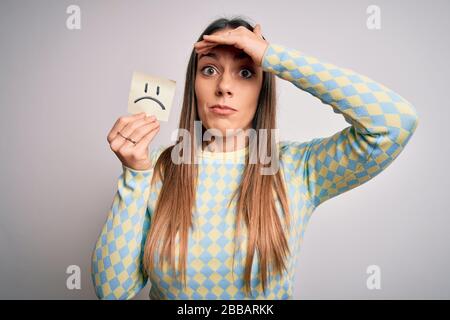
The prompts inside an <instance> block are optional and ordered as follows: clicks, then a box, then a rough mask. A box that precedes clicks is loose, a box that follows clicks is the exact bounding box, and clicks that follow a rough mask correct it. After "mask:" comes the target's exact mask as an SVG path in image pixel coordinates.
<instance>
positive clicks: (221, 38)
mask: <svg viewBox="0 0 450 320" xmlns="http://www.w3.org/2000/svg"><path fill="white" fill-rule="evenodd" d="M217 45H232V46H234V47H236V48H238V49H241V50H243V51H244V52H245V53H247V54H248V55H249V56H250V57H251V58H252V60H253V62H254V63H255V64H256V65H257V66H261V63H262V59H263V57H264V52H265V51H266V48H267V47H268V45H269V42H267V41H266V40H264V39H263V37H262V34H261V26H260V25H259V24H257V25H256V26H255V28H254V29H253V32H252V31H250V30H249V29H247V28H245V27H243V26H241V27H237V28H235V29H233V30H229V29H225V30H220V31H217V32H215V33H214V34H212V35H204V36H203V40H201V41H199V42H196V43H195V44H194V47H195V50H196V52H197V53H206V52H208V51H209V50H211V49H212V48H214V47H215V46H217Z"/></svg>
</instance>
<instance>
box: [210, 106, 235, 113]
mask: <svg viewBox="0 0 450 320" xmlns="http://www.w3.org/2000/svg"><path fill="white" fill-rule="evenodd" d="M209 109H210V110H211V112H213V113H215V114H218V115H230V114H233V113H235V112H237V110H236V109H234V108H232V107H230V106H226V105H220V104H216V105H214V106H211V107H209Z"/></svg>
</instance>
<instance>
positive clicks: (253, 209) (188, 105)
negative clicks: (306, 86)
mask: <svg viewBox="0 0 450 320" xmlns="http://www.w3.org/2000/svg"><path fill="white" fill-rule="evenodd" d="M239 26H244V27H246V28H247V29H249V30H251V31H253V27H252V26H251V25H250V24H249V23H248V22H246V21H245V20H243V19H241V18H234V19H231V20H229V19H225V18H220V19H217V20H216V21H214V22H212V23H211V24H210V25H209V26H208V27H207V28H206V29H205V31H204V32H203V33H202V35H201V36H200V37H199V39H198V41H200V40H201V39H202V36H203V35H204V34H212V33H214V32H215V31H217V30H220V29H224V28H237V27H239ZM196 69H197V54H196V52H195V50H192V52H191V56H190V59H189V63H188V67H187V72H186V82H185V90H184V99H183V107H182V111H181V116H180V122H179V128H183V129H186V130H188V131H189V132H190V133H191V136H194V135H195V130H194V121H198V120H199V117H198V113H197V100H196V96H195V90H194V82H195V76H196ZM275 124H276V94H275V77H274V75H273V74H271V73H269V72H265V71H264V72H263V82H262V86H261V91H260V95H259V99H258V106H257V110H256V113H255V116H254V119H253V128H254V129H255V130H256V131H257V132H258V131H259V129H268V130H267V133H268V135H267V140H266V141H267V150H268V153H270V154H272V152H275V150H271V149H272V146H271V141H272V130H270V129H274V128H275ZM179 142H180V138H179V139H178V141H177V143H179ZM258 145H259V144H258ZM174 146H175V145H172V146H170V147H168V148H167V149H165V150H164V151H163V152H162V153H161V155H160V157H159V158H158V160H157V162H156V163H155V169H154V174H153V177H152V182H151V183H152V184H154V183H155V182H156V179H157V178H158V179H160V181H161V182H162V185H161V190H160V193H159V196H158V199H157V202H156V205H155V210H154V213H153V218H152V222H151V227H150V230H149V232H148V234H147V239H146V243H145V248H144V259H143V260H144V261H143V264H144V272H145V273H146V274H148V275H150V276H152V275H154V268H155V253H156V252H159V257H160V259H159V266H160V267H161V268H162V266H163V262H164V261H166V262H168V266H169V268H171V269H172V270H175V269H174V267H175V243H176V236H177V234H178V237H179V257H178V268H177V269H178V272H179V274H180V275H181V281H182V282H183V283H184V286H186V261H187V260H186V259H187V248H188V234H189V228H192V213H193V210H195V203H196V198H195V196H196V194H195V190H196V185H197V174H198V167H197V162H195V163H194V155H195V152H194V148H195V145H194V144H192V149H191V160H192V161H191V162H190V163H188V164H186V163H181V164H174V163H173V162H172V160H171V152H172V149H173V148H174ZM261 168H262V164H261V163H259V161H257V163H249V161H248V156H247V157H246V165H245V169H244V172H243V175H242V180H241V183H240V185H239V187H238V188H237V189H236V191H235V193H234V194H233V197H232V198H231V200H232V199H233V198H234V197H235V196H236V195H238V199H237V206H236V210H237V217H236V235H235V240H236V239H238V238H239V234H240V225H241V221H242V220H243V221H244V222H245V226H246V227H247V236H248V242H247V256H246V261H245V267H244V279H243V280H244V292H245V294H249V293H250V294H251V285H250V281H251V270H252V264H253V258H254V255H255V250H257V251H258V258H259V264H260V280H261V284H262V288H263V291H264V292H265V291H266V287H267V283H268V280H267V278H268V273H269V271H270V270H269V267H270V263H271V266H272V267H273V270H274V271H275V273H278V274H281V273H282V272H283V271H284V270H286V269H287V266H286V259H287V256H288V255H289V254H290V252H289V245H288V241H287V238H286V234H285V231H284V230H283V225H282V223H281V221H280V217H279V216H278V214H277V211H276V206H275V199H274V191H275V194H276V195H277V198H278V200H279V201H280V204H281V207H282V210H283V214H284V219H285V222H286V224H287V225H288V226H289V224H290V221H289V206H288V202H287V198H286V189H285V185H284V183H283V179H282V174H281V172H280V170H278V171H277V172H276V174H273V175H262V174H260V172H261ZM231 200H230V203H231ZM235 253H236V246H235Z"/></svg>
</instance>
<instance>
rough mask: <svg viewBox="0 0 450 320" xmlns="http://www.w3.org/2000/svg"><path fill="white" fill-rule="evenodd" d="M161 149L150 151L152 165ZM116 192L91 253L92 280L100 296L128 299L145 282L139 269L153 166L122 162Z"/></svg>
mask: <svg viewBox="0 0 450 320" xmlns="http://www.w3.org/2000/svg"><path fill="white" fill-rule="evenodd" d="M160 151H161V149H157V150H154V151H152V152H151V156H150V158H151V162H152V164H153V165H154V163H155V161H156V159H157V157H158V155H159V152H160ZM122 169H123V172H122V174H121V175H120V177H119V179H118V183H117V192H116V194H115V196H114V200H113V203H112V206H111V209H110V210H109V213H108V217H107V220H106V222H105V224H104V226H103V228H102V231H101V234H100V236H99V237H98V240H97V243H96V245H95V249H94V251H93V253H92V270H91V271H92V281H93V283H94V287H95V292H96V294H97V296H98V297H99V298H100V299H108V300H110V299H121V300H124V299H131V298H133V297H134V296H135V295H136V294H137V293H138V292H139V291H140V290H141V289H142V288H143V287H144V286H145V284H146V283H147V277H145V276H144V274H143V272H142V257H143V250H144V244H145V239H146V236H147V232H148V230H149V228H150V217H149V212H148V209H147V201H148V198H149V194H150V181H151V178H152V176H153V167H152V168H151V169H149V170H133V169H131V168H128V167H126V166H124V165H122Z"/></svg>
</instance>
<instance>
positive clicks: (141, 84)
mask: <svg viewBox="0 0 450 320" xmlns="http://www.w3.org/2000/svg"><path fill="white" fill-rule="evenodd" d="M175 85H176V82H175V81H173V80H169V79H166V78H162V77H156V76H151V75H146V74H144V73H141V72H134V73H133V78H132V80H131V89H130V95H129V98H128V112H130V113H132V114H135V113H140V112H143V111H144V112H145V113H147V114H150V115H155V116H156V118H157V119H158V120H162V121H168V120H169V114H170V109H171V107H172V101H173V97H174V95H175Z"/></svg>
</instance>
